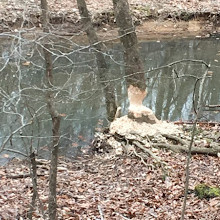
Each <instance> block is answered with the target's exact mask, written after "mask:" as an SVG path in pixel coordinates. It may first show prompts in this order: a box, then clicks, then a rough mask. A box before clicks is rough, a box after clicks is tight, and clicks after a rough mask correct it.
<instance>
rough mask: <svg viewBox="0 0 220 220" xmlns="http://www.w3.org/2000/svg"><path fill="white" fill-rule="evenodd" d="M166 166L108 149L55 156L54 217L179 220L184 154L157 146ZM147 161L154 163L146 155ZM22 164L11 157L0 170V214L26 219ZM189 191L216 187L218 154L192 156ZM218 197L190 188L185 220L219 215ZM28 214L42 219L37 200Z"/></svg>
mask: <svg viewBox="0 0 220 220" xmlns="http://www.w3.org/2000/svg"><path fill="white" fill-rule="evenodd" d="M159 154H160V156H161V158H162V159H163V160H164V161H165V162H166V163H167V165H168V171H169V172H168V176H167V177H166V178H165V179H164V175H163V172H162V170H161V169H160V168H159V167H157V168H155V169H152V168H149V167H146V166H145V165H144V164H143V163H141V161H140V160H139V159H136V158H132V157H128V156H123V155H121V156H114V157H111V156H109V155H108V154H103V155H96V156H94V157H90V158H87V159H85V158H84V159H79V160H76V161H69V160H67V159H64V158H61V159H60V163H59V166H58V189H57V202H58V215H59V219H101V215H103V216H104V219H109V220H110V219H116V220H119V219H137V220H140V219H161V220H162V219H169V220H170V219H180V214H181V208H182V203H183V194H184V180H185V177H184V176H185V163H186V155H185V154H178V153H173V152H170V151H165V150H160V152H159ZM148 160H149V161H147V163H154V162H153V161H152V159H151V158H149V159H148ZM48 168H49V166H48V163H47V162H45V163H42V164H41V165H40V166H39V168H38V174H39V175H40V176H39V177H38V189H39V195H40V198H41V200H42V203H43V205H44V209H45V210H46V209H47V201H48V177H49V171H48ZM28 170H29V168H28V165H27V164H25V163H24V162H23V161H19V160H17V159H14V160H13V161H11V162H10V163H9V164H8V165H7V166H5V167H1V169H0V176H1V182H0V191H1V193H0V217H1V219H26V214H27V211H28V205H29V204H30V201H31V196H32V184H31V179H30V177H24V178H13V177H15V176H14V175H20V174H22V175H23V174H24V173H28ZM190 173H191V175H190V176H191V179H190V192H191V190H193V189H194V186H195V185H196V184H198V183H206V184H210V185H214V186H218V185H219V183H220V158H218V157H211V156H205V155H194V156H193V157H192V163H191V166H190ZM219 216H220V199H219V198H213V199H210V200H205V199H203V200H200V199H198V198H197V197H196V196H195V195H194V193H190V194H189V196H188V201H187V210H186V219H207V220H208V219H209V220H211V219H220V218H219ZM34 219H42V218H41V215H40V210H39V207H38V205H37V206H36V211H35V213H34Z"/></svg>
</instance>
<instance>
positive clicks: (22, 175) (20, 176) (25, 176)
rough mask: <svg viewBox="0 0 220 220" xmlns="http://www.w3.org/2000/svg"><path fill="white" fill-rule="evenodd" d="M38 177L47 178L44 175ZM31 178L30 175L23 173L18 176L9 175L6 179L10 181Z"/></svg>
mask: <svg viewBox="0 0 220 220" xmlns="http://www.w3.org/2000/svg"><path fill="white" fill-rule="evenodd" d="M37 176H45V175H44V174H37ZM28 177H31V175H30V173H23V174H17V175H7V176H6V178H10V179H19V178H28Z"/></svg>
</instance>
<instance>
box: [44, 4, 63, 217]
mask: <svg viewBox="0 0 220 220" xmlns="http://www.w3.org/2000/svg"><path fill="white" fill-rule="evenodd" d="M41 9H42V24H43V31H44V32H45V33H49V26H48V24H49V18H48V5H47V0H41ZM43 52H44V59H45V66H46V71H45V78H46V85H47V87H48V88H51V90H50V91H49V92H47V94H46V102H47V107H48V111H49V114H50V116H51V119H52V134H53V140H52V146H51V163H50V177H49V207H48V211H49V219H50V220H55V219H57V215H56V209H57V202H56V184H57V163H58V149H59V139H60V134H59V129H60V115H59V113H58V112H57V110H56V106H55V100H54V94H53V92H52V88H53V65H52V55H51V53H50V45H49V44H48V43H47V42H46V43H44V45H43Z"/></svg>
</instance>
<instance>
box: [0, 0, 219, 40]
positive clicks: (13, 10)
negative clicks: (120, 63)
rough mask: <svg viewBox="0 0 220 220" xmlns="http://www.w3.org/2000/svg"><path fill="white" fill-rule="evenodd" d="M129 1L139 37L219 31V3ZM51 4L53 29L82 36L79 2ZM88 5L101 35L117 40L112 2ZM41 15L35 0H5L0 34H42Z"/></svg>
mask: <svg viewBox="0 0 220 220" xmlns="http://www.w3.org/2000/svg"><path fill="white" fill-rule="evenodd" d="M129 2H130V9H131V14H132V17H133V21H134V24H135V25H136V31H137V35H138V37H139V39H140V40H143V41H144V40H160V39H173V38H185V37H186V38H189V37H196V36H197V37H209V36H210V35H213V34H218V33H220V25H219V21H218V20H219V16H220V13H219V10H218V5H214V4H211V3H204V2H203V1H200V2H199V3H198V4H195V3H194V1H192V0H191V1H188V3H184V4H185V5H183V3H182V2H181V1H180V2H179V3H178V1H176V3H178V4H177V5H175V4H171V3H165V2H163V1H160V0H155V1H147V0H144V1H138V0H133V1H132V0H129ZM190 2H191V3H190ZM48 3H49V7H50V14H49V17H50V23H51V32H52V33H54V34H59V35H62V36H73V37H74V38H75V39H76V40H77V39H81V37H82V35H83V34H84V33H83V27H82V24H81V22H80V16H79V13H78V9H77V5H76V3H75V2H74V1H73V2H72V1H68V0H66V1H63V3H61V4H59V2H58V1H56V0H49V1H48ZM24 4H25V5H24ZM87 4H88V8H89V10H90V12H91V16H92V20H93V23H94V26H95V28H96V29H97V32H98V35H99V36H100V38H101V39H102V40H110V39H113V41H114V40H115V41H117V35H118V32H117V27H116V24H115V20H114V13H113V10H112V5H111V1H109V0H106V1H104V0H96V1H90V0H87ZM181 4H182V5H181ZM190 4H191V5H190ZM192 4H194V5H192ZM216 4H219V3H216ZM190 6H193V7H194V8H191V7H190ZM40 14H41V10H40V5H39V3H38V2H36V1H34V0H32V1H29V2H28V3H27V2H26V1H24V0H10V1H5V0H3V3H2V5H1V6H0V16H1V18H2V19H1V21H0V34H1V33H4V32H11V33H13V32H18V31H20V30H22V31H24V32H26V33H27V32H28V33H31V32H38V33H39V32H41V26H42V25H41V20H40Z"/></svg>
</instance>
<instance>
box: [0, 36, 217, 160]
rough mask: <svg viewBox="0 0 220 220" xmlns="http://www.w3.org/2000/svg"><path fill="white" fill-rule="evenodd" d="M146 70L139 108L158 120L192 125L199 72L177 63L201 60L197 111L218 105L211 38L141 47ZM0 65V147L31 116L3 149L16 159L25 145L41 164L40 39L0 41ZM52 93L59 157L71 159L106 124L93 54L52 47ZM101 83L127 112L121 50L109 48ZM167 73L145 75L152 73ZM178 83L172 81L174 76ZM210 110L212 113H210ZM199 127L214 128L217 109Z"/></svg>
mask: <svg viewBox="0 0 220 220" xmlns="http://www.w3.org/2000/svg"><path fill="white" fill-rule="evenodd" d="M139 48H140V53H141V57H142V60H143V63H144V68H145V71H146V74H145V75H146V76H145V79H143V80H145V81H146V84H147V87H148V94H147V97H146V98H145V100H144V105H146V106H147V107H149V108H151V109H152V110H153V111H154V112H155V114H156V116H157V117H158V118H159V119H162V120H170V121H176V120H192V119H193V117H194V115H193V112H194V105H193V93H195V99H197V96H198V89H199V83H198V82H197V83H196V81H197V78H198V77H202V76H203V75H204V73H205V70H206V68H205V66H204V65H202V64H201V63H197V62H180V63H179V64H176V65H174V66H172V67H170V66H166V65H168V64H170V63H172V62H174V61H177V60H183V59H193V60H203V61H205V62H206V63H208V64H210V69H209V72H208V77H207V78H206V80H205V84H204V92H203V106H205V105H215V104H219V103H220V43H219V39H218V38H217V39H216V38H208V39H178V40H172V41H171V40H166V41H157V42H156V41H149V42H141V43H140V46H139ZM0 52H1V58H0V71H1V72H0V74H1V79H0V100H1V102H0V109H1V112H0V121H1V125H2V126H1V129H0V144H1V145H2V144H3V143H4V142H5V141H6V140H7V138H8V137H9V136H10V134H11V133H12V132H13V131H15V130H16V129H17V128H19V127H20V126H21V125H22V123H27V122H28V121H29V120H30V119H31V118H32V116H33V115H34V114H36V115H37V117H36V119H34V121H33V123H32V125H31V126H28V127H26V128H23V129H21V130H20V131H19V132H16V133H15V134H14V135H13V137H11V138H9V139H10V141H8V142H7V144H6V147H7V148H12V149H15V150H20V151H22V152H26V151H28V149H29V148H30V146H32V147H34V148H36V149H37V150H38V152H39V154H40V156H42V157H47V155H48V146H49V144H50V138H51V120H50V116H49V114H48V112H47V106H46V102H45V94H46V92H47V89H46V86H45V84H44V77H45V76H44V74H45V73H44V59H43V53H42V48H41V46H40V40H36V39H35V40H34V41H32V40H18V39H15V40H12V39H11V38H8V39H4V40H3V39H2V40H1V48H0ZM52 52H53V64H54V86H55V87H54V89H53V92H54V94H55V101H56V106H57V108H58V111H59V112H60V114H61V115H62V123H61V141H60V146H61V151H62V153H63V154H64V155H68V156H74V155H76V154H77V152H79V148H80V147H82V146H88V145H89V144H90V142H91V140H92V138H93V134H94V132H95V130H97V129H98V128H99V127H102V126H103V125H106V124H107V120H106V111H105V101H104V95H103V92H102V89H101V86H100V83H99V82H98V79H97V66H96V61H95V56H94V50H93V49H92V48H90V47H86V46H82V45H81V46H80V45H78V44H76V43H73V42H72V41H69V40H62V42H61V41H60V42H59V43H53V47H52ZM105 56H106V60H107V61H108V64H109V68H110V72H109V75H108V76H107V77H108V79H110V80H111V82H112V86H114V88H115V95H116V98H117V103H118V105H119V106H121V107H122V113H123V114H126V110H127V107H128V104H129V103H128V100H127V92H126V81H125V77H124V75H125V74H124V64H123V51H122V48H121V46H120V44H108V45H107V49H106V54H105ZM161 66H166V67H164V68H162V69H158V70H155V71H152V69H153V68H157V67H161ZM177 76H178V77H177ZM211 110H212V111H211ZM201 120H211V121H220V114H219V111H218V109H207V108H206V107H203V112H202V117H201Z"/></svg>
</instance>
